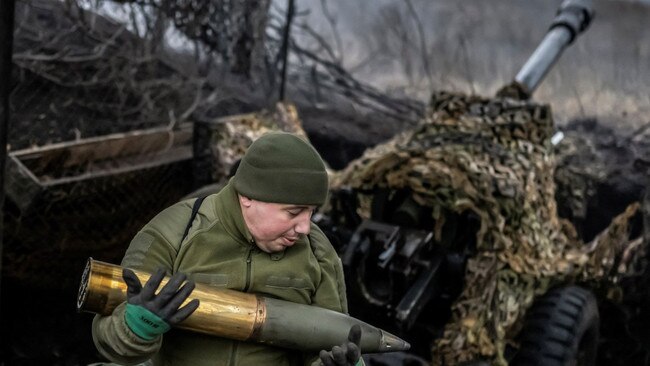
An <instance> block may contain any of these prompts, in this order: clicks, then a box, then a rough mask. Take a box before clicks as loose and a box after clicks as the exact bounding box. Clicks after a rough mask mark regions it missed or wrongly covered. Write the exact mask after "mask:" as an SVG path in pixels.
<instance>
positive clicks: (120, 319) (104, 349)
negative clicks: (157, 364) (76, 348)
mask: <svg viewBox="0 0 650 366" xmlns="http://www.w3.org/2000/svg"><path fill="white" fill-rule="evenodd" d="M124 310H125V303H122V304H120V305H119V306H118V307H117V308H115V310H114V311H113V315H111V316H101V315H97V316H95V319H93V328H92V332H93V342H94V343H95V347H97V350H98V351H99V352H100V353H101V354H102V355H103V356H104V357H106V358H108V359H109V360H111V361H113V362H116V363H119V364H120V365H136V364H139V363H142V362H144V361H146V360H148V359H149V358H151V356H153V355H154V354H155V353H156V352H158V349H159V348H160V345H161V343H162V336H160V337H158V338H156V339H154V340H151V341H145V340H144V339H142V338H140V337H138V336H137V335H135V334H134V333H133V332H132V331H131V329H129V327H128V326H127V325H126V323H125V322H124Z"/></svg>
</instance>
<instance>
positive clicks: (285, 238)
mask: <svg viewBox="0 0 650 366" xmlns="http://www.w3.org/2000/svg"><path fill="white" fill-rule="evenodd" d="M282 239H284V242H285V243H286V244H293V243H295V242H296V240H298V238H297V237H295V238H288V237H286V236H283V237H282Z"/></svg>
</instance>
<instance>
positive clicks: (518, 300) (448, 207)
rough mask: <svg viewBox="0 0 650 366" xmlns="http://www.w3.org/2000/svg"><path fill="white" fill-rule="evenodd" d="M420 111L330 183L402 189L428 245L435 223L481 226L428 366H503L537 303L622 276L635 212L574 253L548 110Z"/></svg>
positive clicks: (482, 102)
mask: <svg viewBox="0 0 650 366" xmlns="http://www.w3.org/2000/svg"><path fill="white" fill-rule="evenodd" d="M430 109H431V110H430V112H429V113H427V116H426V117H425V118H424V119H423V120H422V121H421V122H420V123H419V125H418V126H417V127H416V128H415V129H413V130H410V131H406V132H404V133H402V134H400V135H398V136H396V137H395V138H393V139H392V140H390V141H388V142H386V143H384V144H382V145H379V146H377V147H375V148H373V149H370V150H368V151H366V153H365V154H364V155H363V156H362V157H361V158H359V159H358V160H356V161H354V162H353V163H351V164H350V165H349V166H348V167H347V168H346V169H345V170H343V171H340V172H337V173H336V174H335V175H334V177H333V184H332V187H333V188H334V189H339V188H343V187H351V188H355V189H359V190H360V191H372V190H373V189H376V188H391V189H410V190H411V191H412V192H413V194H414V198H415V200H416V201H418V203H420V204H423V205H426V206H429V207H432V208H433V218H434V220H435V222H436V224H435V227H434V228H431V229H432V230H434V231H435V233H436V236H438V237H439V236H440V233H441V230H442V227H443V226H444V225H445V216H444V212H449V211H452V212H456V213H462V212H465V211H470V212H472V213H473V214H475V215H477V216H478V217H480V221H481V225H480V229H479V230H478V232H477V233H476V240H477V255H476V256H475V257H474V258H472V259H470V260H469V261H468V264H467V268H466V277H465V284H466V285H465V288H464V290H463V292H462V293H461V295H460V297H459V298H458V299H457V301H456V303H455V304H454V306H453V309H452V311H453V315H452V319H451V321H450V322H449V323H448V324H447V326H446V328H445V332H444V336H443V337H442V338H441V339H439V340H437V342H436V344H435V346H434V349H433V363H434V364H435V365H455V364H458V363H459V362H464V361H470V360H475V359H477V358H485V359H488V360H491V361H492V363H493V364H495V365H506V364H507V361H506V360H505V358H504V351H505V348H506V344H507V343H510V344H513V345H515V344H514V342H513V339H514V336H515V335H516V334H517V332H518V330H519V329H520V327H521V323H522V322H521V321H522V319H523V315H524V313H525V311H526V309H528V308H529V307H530V306H531V304H532V302H533V300H534V298H535V296H538V295H540V294H543V293H544V292H546V291H547V290H548V289H549V288H550V287H552V286H554V285H558V284H561V283H567V282H573V281H582V282H584V281H599V280H607V281H609V282H608V283H614V282H615V281H616V278H617V276H618V274H619V270H625V268H626V267H625V264H626V263H627V262H624V261H622V260H621V258H625V260H628V261H630V260H632V258H635V256H634V255H633V254H634V252H635V251H637V250H639V249H640V248H641V245H639V244H636V243H635V244H633V245H630V241H629V240H628V235H627V222H628V220H629V218H630V217H631V216H632V215H634V213H635V212H636V210H637V208H638V206H637V205H633V206H631V207H630V208H629V209H628V210H627V211H626V212H625V213H624V214H622V215H621V216H620V217H618V218H617V219H615V220H614V223H613V224H612V226H611V227H610V228H609V229H608V230H607V231H606V232H605V233H603V234H602V235H600V236H599V237H598V238H596V239H595V240H594V242H593V243H591V244H589V245H584V244H582V243H581V242H580V241H579V240H578V239H577V236H576V234H575V230H574V228H573V227H572V225H571V224H570V223H569V222H568V221H565V220H563V219H561V218H559V217H558V215H557V209H556V202H555V198H554V195H555V183H554V180H553V176H554V168H555V163H554V156H553V152H552V151H553V150H552V146H551V143H550V138H551V134H552V132H553V121H552V116H551V111H550V107H549V106H545V105H541V106H540V105H536V104H532V103H527V102H521V101H514V100H504V99H494V100H490V99H483V98H480V97H467V96H462V95H454V94H448V93H436V94H434V95H433V97H432V101H431V108H430ZM364 214H365V216H366V217H367V216H368V215H367V212H366V213H362V215H364ZM626 249H627V250H626ZM515 346H516V345H515Z"/></svg>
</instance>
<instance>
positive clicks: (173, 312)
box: [122, 268, 199, 340]
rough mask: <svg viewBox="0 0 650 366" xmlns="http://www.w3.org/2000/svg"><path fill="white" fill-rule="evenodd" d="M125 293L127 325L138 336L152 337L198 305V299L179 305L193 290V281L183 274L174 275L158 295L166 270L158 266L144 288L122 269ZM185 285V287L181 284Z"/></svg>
mask: <svg viewBox="0 0 650 366" xmlns="http://www.w3.org/2000/svg"><path fill="white" fill-rule="evenodd" d="M122 276H123V277H124V282H126V285H127V292H126V302H127V305H126V315H125V317H126V324H127V325H128V326H129V328H130V329H131V330H132V331H133V332H134V333H135V334H137V335H138V336H140V337H141V338H143V339H146V340H152V339H154V338H156V337H157V336H158V335H159V334H162V333H164V332H166V331H168V330H169V329H170V327H171V326H173V325H176V324H178V323H180V322H182V321H183V320H185V319H186V318H187V317H188V316H190V314H192V313H193V312H194V310H196V308H198V306H199V300H198V299H194V300H192V301H190V302H189V303H188V304H187V305H185V306H183V307H182V308H181V307H180V306H181V305H182V304H183V302H184V301H185V300H186V299H187V298H188V297H189V296H190V294H191V293H192V291H193V290H194V286H195V285H194V282H193V281H187V282H186V283H185V284H184V285H183V282H185V280H186V279H187V276H185V275H184V274H182V273H177V274H175V275H173V276H172V277H171V278H170V279H169V281H168V282H167V284H165V286H164V287H163V288H162V289H161V290H160V292H159V293H158V294H156V290H157V289H158V287H159V286H160V283H161V282H162V279H163V277H164V276H165V271H164V270H163V269H159V270H158V271H156V273H155V274H154V275H153V276H151V278H149V280H148V281H147V283H145V284H144V287H143V286H142V284H141V283H140V280H139V279H138V277H137V276H136V275H135V273H133V271H132V270H130V269H126V268H125V269H124V270H123V271H122ZM181 285H182V286H181Z"/></svg>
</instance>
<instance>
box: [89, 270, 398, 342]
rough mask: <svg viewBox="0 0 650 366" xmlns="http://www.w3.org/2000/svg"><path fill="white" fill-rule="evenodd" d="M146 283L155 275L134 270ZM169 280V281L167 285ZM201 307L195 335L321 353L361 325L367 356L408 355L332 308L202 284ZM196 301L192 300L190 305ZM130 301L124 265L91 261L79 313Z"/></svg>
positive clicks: (196, 294) (190, 323) (191, 322)
mask: <svg viewBox="0 0 650 366" xmlns="http://www.w3.org/2000/svg"><path fill="white" fill-rule="evenodd" d="M134 272H135V273H136V275H137V276H138V278H139V279H140V281H141V282H143V283H144V282H146V281H147V280H148V279H149V277H150V274H148V273H145V272H141V271H134ZM167 280H168V278H165V279H164V280H163V285H164V283H166V281H167ZM194 298H197V299H199V301H200V305H199V307H198V309H196V311H195V312H194V313H192V315H190V316H189V317H188V318H187V319H186V320H185V321H183V322H182V323H181V324H179V325H178V327H179V328H183V329H186V330H190V331H195V332H199V333H204V334H210V335H216V336H220V337H224V338H229V339H235V340H240V341H251V342H258V343H265V344H269V345H274V346H279V347H285V348H291V349H298V350H303V351H318V350H321V349H331V348H332V347H333V346H335V345H338V344H341V343H342V342H343V341H345V340H346V339H347V335H348V332H349V330H350V328H351V327H352V326H353V325H355V324H358V325H359V326H361V344H360V347H361V350H362V351H363V352H364V353H366V352H368V353H373V352H393V351H405V350H407V349H409V348H410V345H409V343H408V342H405V341H404V340H402V339H400V338H398V337H396V336H394V335H392V334H390V333H388V332H386V331H384V330H382V329H379V328H376V327H374V326H372V325H370V324H367V323H364V322H362V321H360V320H358V319H356V318H353V317H351V316H348V315H345V314H342V313H338V312H335V311H332V310H328V309H323V308H319V307H316V306H308V305H302V304H295V303H292V302H288V301H283V300H278V299H272V298H265V297H262V296H257V295H255V294H249V293H243V292H239V291H234V290H228V289H218V288H213V287H210V286H207V285H202V284H200V283H197V284H196V287H195V289H194V291H193V292H192V295H191V299H194ZM191 299H187V300H186V302H185V303H187V302H189V301H190V300H191ZM124 301H126V283H125V282H124V280H123V278H122V267H120V266H116V265H113V264H109V263H104V262H100V261H95V260H93V259H92V258H90V259H89V260H88V263H87V265H86V269H85V270H84V273H83V275H82V278H81V284H80V286H79V295H78V298H77V310H78V311H86V312H91V313H96V314H102V315H109V314H111V313H112V312H113V310H114V309H115V308H116V307H117V306H118V305H119V304H121V303H122V302H124Z"/></svg>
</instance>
